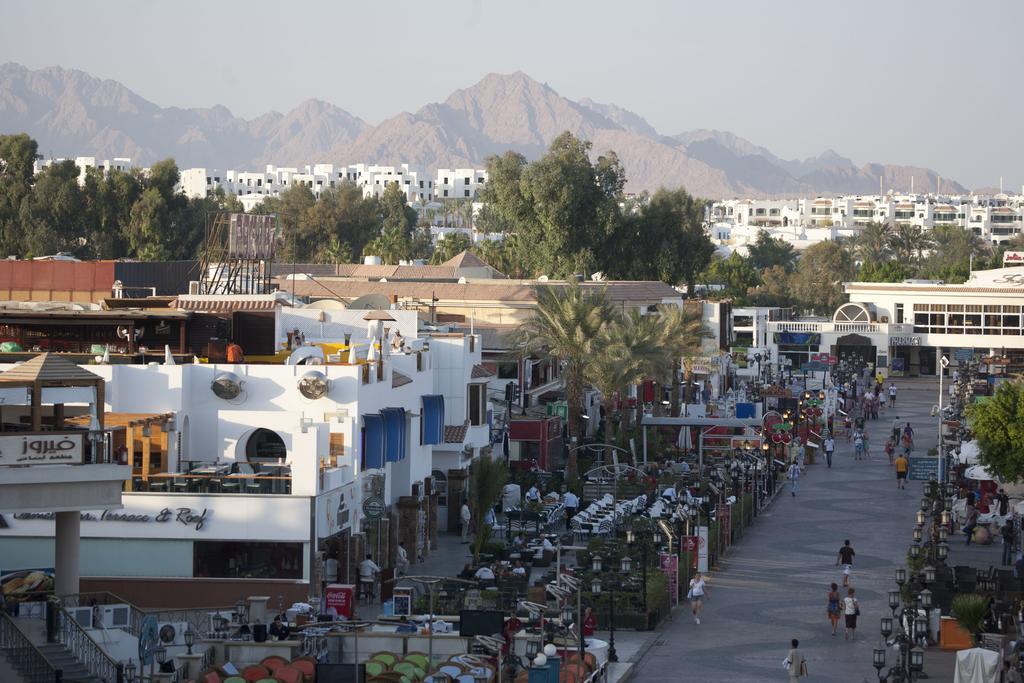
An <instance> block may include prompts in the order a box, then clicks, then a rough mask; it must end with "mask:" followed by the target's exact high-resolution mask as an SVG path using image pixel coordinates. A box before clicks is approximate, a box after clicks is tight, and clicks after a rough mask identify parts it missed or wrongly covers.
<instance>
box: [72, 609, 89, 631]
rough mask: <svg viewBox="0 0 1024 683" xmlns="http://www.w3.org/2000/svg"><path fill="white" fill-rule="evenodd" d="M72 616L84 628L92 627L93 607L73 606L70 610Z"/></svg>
mask: <svg viewBox="0 0 1024 683" xmlns="http://www.w3.org/2000/svg"><path fill="white" fill-rule="evenodd" d="M68 612H70V613H71V618H72V619H74V620H75V621H77V622H78V625H79V626H81V627H82V628H92V607H72V608H71V609H69V610H68Z"/></svg>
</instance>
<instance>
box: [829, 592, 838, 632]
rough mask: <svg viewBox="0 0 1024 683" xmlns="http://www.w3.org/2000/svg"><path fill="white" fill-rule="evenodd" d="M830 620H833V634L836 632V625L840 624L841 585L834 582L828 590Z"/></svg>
mask: <svg viewBox="0 0 1024 683" xmlns="http://www.w3.org/2000/svg"><path fill="white" fill-rule="evenodd" d="M827 610H828V620H829V621H831V622H832V635H835V634H836V627H838V626H839V612H840V609H839V586H837V585H836V584H834V583H833V584H832V588H831V590H829V592H828V607H827Z"/></svg>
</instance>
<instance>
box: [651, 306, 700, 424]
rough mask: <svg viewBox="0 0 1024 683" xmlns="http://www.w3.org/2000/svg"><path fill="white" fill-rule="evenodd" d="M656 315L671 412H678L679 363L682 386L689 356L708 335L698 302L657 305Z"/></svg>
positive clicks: (689, 368)
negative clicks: (666, 358)
mask: <svg viewBox="0 0 1024 683" xmlns="http://www.w3.org/2000/svg"><path fill="white" fill-rule="evenodd" d="M658 318H659V321H660V323H661V329H662V345H663V346H664V348H665V349H666V351H667V352H668V355H669V359H670V363H671V368H672V372H671V382H672V414H673V415H678V414H679V366H680V365H681V364H685V365H686V367H687V372H686V374H687V377H686V386H687V387H689V386H690V380H691V376H690V375H691V374H692V368H693V363H692V360H693V357H694V356H696V355H698V354H699V353H700V350H701V345H702V344H703V340H704V339H705V338H707V337H711V336H712V334H711V331H710V330H709V329H708V328H707V327H706V326H705V325H704V316H703V312H702V311H701V309H700V308H699V305H698V306H683V307H682V308H680V307H679V306H659V307H658Z"/></svg>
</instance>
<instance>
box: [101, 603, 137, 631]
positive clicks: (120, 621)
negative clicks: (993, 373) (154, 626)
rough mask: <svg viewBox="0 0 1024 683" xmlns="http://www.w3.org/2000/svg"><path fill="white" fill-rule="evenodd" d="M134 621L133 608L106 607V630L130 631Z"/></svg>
mask: <svg viewBox="0 0 1024 683" xmlns="http://www.w3.org/2000/svg"><path fill="white" fill-rule="evenodd" d="M131 621H132V608H131V607H129V606H128V605H123V604H121V605H104V606H103V626H104V627H105V628H122V629H128V628H129V627H130V626H131Z"/></svg>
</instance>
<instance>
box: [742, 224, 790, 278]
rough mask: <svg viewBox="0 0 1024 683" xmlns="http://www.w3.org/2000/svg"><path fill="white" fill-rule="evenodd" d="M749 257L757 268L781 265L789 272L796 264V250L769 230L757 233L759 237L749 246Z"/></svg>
mask: <svg viewBox="0 0 1024 683" xmlns="http://www.w3.org/2000/svg"><path fill="white" fill-rule="evenodd" d="M747 257H748V258H749V259H750V265H751V266H753V267H754V269H755V270H765V269H767V268H771V267H773V266H781V267H782V268H783V269H784V270H785V271H786V272H787V273H791V272H793V268H794V267H795V266H796V250H794V249H793V245H792V244H790V243H789V242H786V241H784V240H780V239H778V238H776V237H772V236H771V235H769V234H768V231H767V230H762V231H760V232H759V233H757V239H756V240H755V241H754V243H753V244H750V245H748V246H747Z"/></svg>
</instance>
